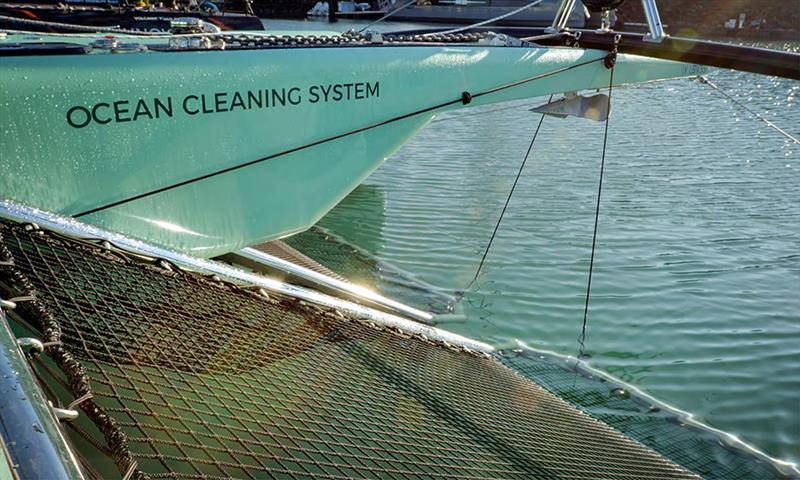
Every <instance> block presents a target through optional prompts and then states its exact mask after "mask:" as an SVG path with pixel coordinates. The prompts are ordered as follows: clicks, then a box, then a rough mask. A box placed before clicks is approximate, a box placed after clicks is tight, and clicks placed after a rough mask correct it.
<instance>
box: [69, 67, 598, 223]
mask: <svg viewBox="0 0 800 480" xmlns="http://www.w3.org/2000/svg"><path fill="white" fill-rule="evenodd" d="M604 60H605V57H600V58H596V59H594V60H587V61H585V62H581V63H576V64H574V65H570V66H567V67H563V68H557V69H555V70H551V71H549V72H545V73H540V74H538V75H533V76H531V77H528V78H524V79H522V80H518V81H516V82H511V83H506V84H503V85H500V86H497V87H494V88H491V89H489V90H485V91H483V92H480V93H476V94H474V95H470V94H469V93H468V92H463V93H461V94H459V98H458V99H456V100H450V101H447V102H442V103H439V104H438V105H434V106H432V107H427V108H423V109H420V110H415V111H413V112H409V113H405V114H403V115H398V116H396V117H392V118H390V119H388V120H383V121H381V122H377V123H373V124H371V125H367V126H366V127H360V128H356V129H355V130H350V131H348V132H344V133H340V134H337V135H333V136H330V137H326V138H323V139H321V140H316V141H314V142H311V143H307V144H305V145H301V146H299V147H294V148H290V149H288V150H283V151H281V152H278V153H274V154H272V155H268V156H266V157H261V158H257V159H255V160H250V161H248V162H245V163H240V164H239V165H234V166H231V167H227V168H223V169H221V170H217V171H215V172H211V173H207V174H205V175H200V176H198V177H194V178H190V179H187V180H183V181H180V182H177V183H173V184H171V185H167V186H164V187H160V188H156V189H154V190H150V191H148V192H144V193H140V194H138V195H133V196H131V197H128V198H124V199H122V200H117V201H116V202H111V203H107V204H105V205H101V206H99V207H95V208H91V209H89V210H86V211H83V212H80V213H77V214H75V215H73V216H74V217H76V218H78V217H83V216H86V215H89V214H92V213H97V212H99V211H102V210H106V209H109V208H112V207H118V206H120V205H124V204H126V203H130V202H133V201H134V200H140V199H142V198H146V197H149V196H152V195H156V194H158V193H163V192H166V191H168V190H173V189H175V188H178V187H183V186H185V185H189V184H191V183H195V182H199V181H201V180H206V179H209V178H212V177H216V176H218V175H223V174H225V173H228V172H232V171H234V170H239V169H241V168H245V167H249V166H252V165H256V164H259V163H262V162H266V161H268V160H273V159H275V158H278V157H282V156H284V155H288V154H290V153H295V152H299V151H301V150H305V149H307V148H311V147H315V146H317V145H322V144H324V143H328V142H331V141H333V140H338V139H340V138H344V137H349V136H351V135H355V134H357V133H361V132H365V131H367V130H372V129H374V128H378V127H382V126H384V125H389V124H391V123H395V122H399V121H400V120H405V119H407V118H411V117H415V116H417V115H421V114H423V113H429V112H433V111H435V110H439V109H442V108H445V107H449V106H451V105H456V104H458V103H463V104H467V103H470V102H471V101H472V99H475V98H478V97H482V96H484V95H489V94H492V93H497V92H500V91H503V90H507V89H509V88H513V87H518V86H520V85H524V84H526V83H530V82H533V81H535V80H539V79H542V78H546V77H550V76H553V75H557V74H559V73H563V72H566V71H569V70H572V69H575V68H578V67H582V66H584V65H589V64H591V63H595V62H601V61H604Z"/></svg>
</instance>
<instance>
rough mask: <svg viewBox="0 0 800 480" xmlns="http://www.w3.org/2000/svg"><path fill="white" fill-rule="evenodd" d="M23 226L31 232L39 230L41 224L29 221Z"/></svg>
mask: <svg viewBox="0 0 800 480" xmlns="http://www.w3.org/2000/svg"><path fill="white" fill-rule="evenodd" d="M22 228H24V229H25V231H26V232H31V231H34V230H39V225H37V224H35V223H33V222H28V223H26V224H24V225H23V227H22Z"/></svg>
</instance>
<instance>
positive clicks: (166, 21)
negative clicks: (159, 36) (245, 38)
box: [0, 4, 264, 33]
mask: <svg viewBox="0 0 800 480" xmlns="http://www.w3.org/2000/svg"><path fill="white" fill-rule="evenodd" d="M1 17H14V18H20V19H24V20H39V21H44V22H55V23H65V24H73V25H83V26H90V27H109V26H114V27H119V28H123V29H126V30H137V31H144V32H161V31H164V32H166V31H169V29H170V21H171V20H174V19H178V18H186V17H193V18H200V19H202V20H203V21H206V22H209V23H213V24H214V25H216V26H218V27H219V28H220V29H222V30H263V29H264V25H263V24H262V23H261V20H259V18H258V17H255V16H252V15H245V14H241V13H216V14H207V13H204V12H180V11H170V10H163V11H159V10H156V11H148V10H124V9H121V8H117V7H114V8H102V7H89V6H87V7H83V6H80V7H78V6H71V7H70V9H69V10H65V9H60V8H57V7H54V6H52V5H20V4H0V28H5V29H12V30H31V31H38V32H53V33H59V32H70V31H74V30H70V29H68V28H64V27H57V26H46V25H36V24H33V23H27V22H26V23H20V22H16V21H14V20H9V19H4V18H1Z"/></svg>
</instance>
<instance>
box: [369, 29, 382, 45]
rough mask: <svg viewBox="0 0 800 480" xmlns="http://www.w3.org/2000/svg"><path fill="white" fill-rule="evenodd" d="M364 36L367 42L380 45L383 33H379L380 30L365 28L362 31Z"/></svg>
mask: <svg viewBox="0 0 800 480" xmlns="http://www.w3.org/2000/svg"><path fill="white" fill-rule="evenodd" d="M364 36H365V37H367V40H369V42H370V43H372V44H375V45H380V44H382V43H383V35H381V32H376V31H374V30H367V31H366V32H364Z"/></svg>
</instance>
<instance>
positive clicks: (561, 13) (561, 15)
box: [544, 0, 575, 33]
mask: <svg viewBox="0 0 800 480" xmlns="http://www.w3.org/2000/svg"><path fill="white" fill-rule="evenodd" d="M574 9H575V0H562V1H561V3H560V4H559V5H558V11H557V12H556V16H555V17H554V18H553V23H552V25H550V26H549V27H547V28H546V29H545V30H544V31H545V33H556V32H560V31H561V30H564V28H566V26H567V22H568V21H569V17H570V15H572V11H573V10H574Z"/></svg>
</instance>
